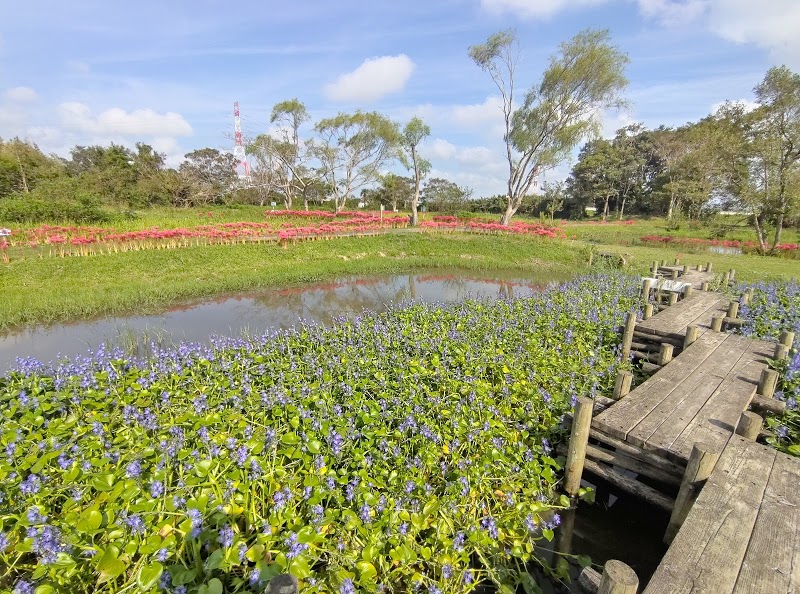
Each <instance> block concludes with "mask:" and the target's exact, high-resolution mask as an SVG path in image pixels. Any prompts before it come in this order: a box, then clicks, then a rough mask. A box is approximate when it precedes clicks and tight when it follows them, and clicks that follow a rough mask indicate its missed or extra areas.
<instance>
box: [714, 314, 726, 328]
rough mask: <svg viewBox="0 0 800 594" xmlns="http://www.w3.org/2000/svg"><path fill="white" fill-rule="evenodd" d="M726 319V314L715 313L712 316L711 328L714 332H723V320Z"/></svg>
mask: <svg viewBox="0 0 800 594" xmlns="http://www.w3.org/2000/svg"><path fill="white" fill-rule="evenodd" d="M723 319H725V318H724V316H721V315H715V316H714V317H713V318H711V329H712V330H713V331H714V332H722V320H723Z"/></svg>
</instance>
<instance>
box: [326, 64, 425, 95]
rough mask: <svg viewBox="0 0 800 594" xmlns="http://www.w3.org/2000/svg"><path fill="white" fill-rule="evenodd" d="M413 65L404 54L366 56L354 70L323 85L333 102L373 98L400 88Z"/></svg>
mask: <svg viewBox="0 0 800 594" xmlns="http://www.w3.org/2000/svg"><path fill="white" fill-rule="evenodd" d="M414 68H416V65H415V64H414V62H412V61H411V58H409V57H408V56H406V55H405V54H400V55H399V56H382V57H379V58H369V59H367V60H364V62H363V63H362V64H361V66H359V67H358V68H356V69H355V70H353V71H352V72H348V73H346V74H342V75H341V76H339V78H337V79H336V81H335V82H333V83H331V84H329V85H326V86H325V95H326V96H327V97H328V98H329V99H331V100H333V101H354V102H358V101H364V102H369V101H376V100H378V99H380V98H382V97H385V96H386V95H389V94H391V93H397V92H398V91H402V90H403V88H404V87H405V86H406V83H407V82H408V80H409V78H411V74H412V72H414Z"/></svg>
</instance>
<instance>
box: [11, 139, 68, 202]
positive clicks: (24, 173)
mask: <svg viewBox="0 0 800 594" xmlns="http://www.w3.org/2000/svg"><path fill="white" fill-rule="evenodd" d="M64 173H65V172H64V165H63V161H61V160H60V159H59V158H57V157H54V156H47V155H45V154H44V153H42V151H41V150H39V147H38V146H36V145H35V144H33V143H30V142H26V141H23V140H20V139H19V138H12V139H10V140H7V141H3V140H2V139H0V198H3V197H4V196H8V195H10V194H13V193H15V192H22V193H28V192H30V191H31V190H32V189H33V188H35V187H36V185H37V184H38V183H40V182H42V181H46V180H51V179H55V178H57V177H59V176H61V175H63V174H64Z"/></svg>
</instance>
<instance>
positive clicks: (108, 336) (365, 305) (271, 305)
mask: <svg viewBox="0 0 800 594" xmlns="http://www.w3.org/2000/svg"><path fill="white" fill-rule="evenodd" d="M561 280H565V279H560V278H559V279H556V278H553V276H552V275H541V274H540V275H537V276H535V277H527V278H525V276H524V275H522V274H520V273H501V272H497V271H488V272H485V273H481V272H475V271H469V272H467V271H463V270H437V271H432V272H423V273H413V274H395V275H383V276H371V277H353V278H345V279H340V280H337V281H330V282H325V283H315V284H304V285H297V286H293V287H282V288H275V289H268V290H263V291H258V292H251V293H243V294H237V295H226V296H223V297H219V298H215V299H208V300H202V301H195V302H191V303H186V304H182V305H180V306H177V307H171V308H169V309H166V310H165V311H163V312H161V313H158V314H155V315H130V316H116V317H106V318H100V319H93V320H82V321H78V322H74V323H65V324H56V325H51V326H35V327H32V328H25V329H22V330H18V331H13V332H10V333H8V334H5V335H0V373H3V372H4V371H6V370H7V369H9V368H10V367H11V366H13V365H14V362H15V361H16V359H17V358H18V357H35V358H36V359H39V360H40V361H42V362H47V361H52V360H55V359H58V358H61V357H73V356H76V355H83V354H86V352H87V351H88V350H89V349H96V348H97V347H98V346H99V345H101V344H107V345H111V346H121V347H124V348H126V349H128V350H129V351H131V350H133V351H135V350H136V349H137V348H138V345H141V344H144V343H149V342H151V341H157V342H159V343H161V344H169V343H176V342H181V341H190V342H205V341H207V340H208V339H209V336H211V335H218V336H238V335H240V334H242V333H250V334H254V335H258V334H262V333H263V332H265V331H267V330H271V329H275V328H289V327H292V326H294V325H297V324H299V323H300V322H301V321H305V322H316V323H320V324H330V323H331V322H332V321H333V320H334V319H335V318H337V317H341V316H345V317H352V316H355V315H357V314H359V313H362V312H363V311H364V310H372V311H383V310H385V309H386V308H387V307H388V306H389V305H390V304H398V303H401V302H404V301H408V300H414V301H420V302H425V303H433V302H444V303H448V302H454V301H459V300H461V299H464V298H466V297H475V298H482V299H490V298H500V297H503V298H510V297H526V296H530V295H533V294H534V293H536V292H537V291H539V290H540V289H541V288H542V287H545V286H547V285H548V284H550V283H554V282H560V281H561Z"/></svg>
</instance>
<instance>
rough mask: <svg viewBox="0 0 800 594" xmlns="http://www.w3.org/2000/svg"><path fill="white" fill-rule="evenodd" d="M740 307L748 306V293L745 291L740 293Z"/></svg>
mask: <svg viewBox="0 0 800 594" xmlns="http://www.w3.org/2000/svg"><path fill="white" fill-rule="evenodd" d="M740 302H741V304H742V305H750V291H745V292H744V293H742V298H741V299H740Z"/></svg>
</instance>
